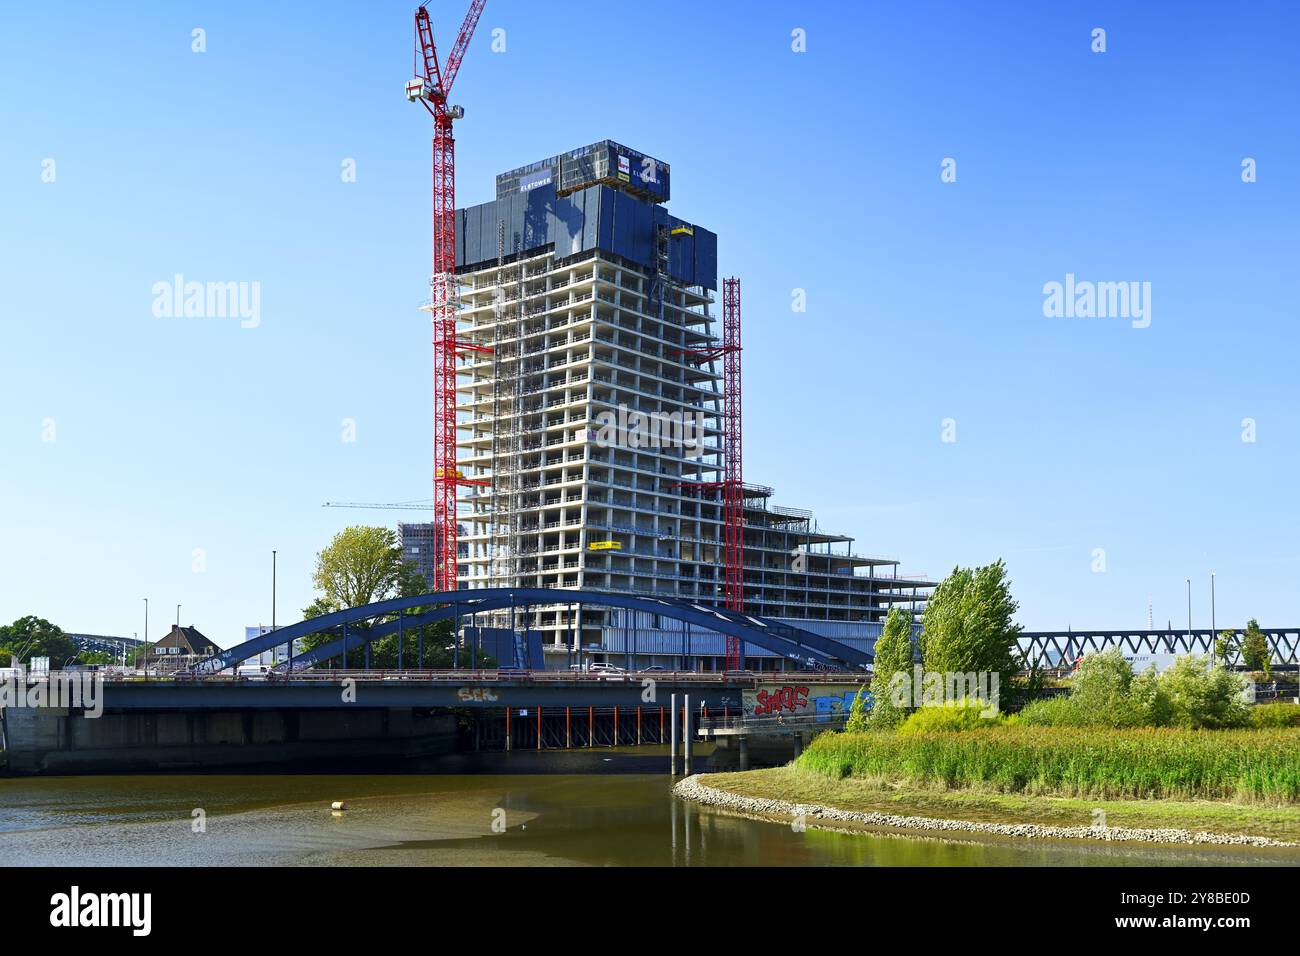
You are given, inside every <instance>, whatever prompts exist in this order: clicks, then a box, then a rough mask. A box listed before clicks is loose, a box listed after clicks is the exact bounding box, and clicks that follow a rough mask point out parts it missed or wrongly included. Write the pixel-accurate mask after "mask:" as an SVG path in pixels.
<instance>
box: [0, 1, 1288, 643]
mask: <svg viewBox="0 0 1300 956" xmlns="http://www.w3.org/2000/svg"><path fill="white" fill-rule="evenodd" d="M466 5H467V3H466V2H462V0H456V2H455V3H435V4H433V5H432V7H431V10H432V14H433V18H434V21H435V26H436V27H437V37H438V39H439V41H440V46H442V47H443V48H445V47H446V46H448V45H449V44H450V41H451V38H452V36H453V35H454V31H455V29H456V28H457V27H458V26H459V22H460V18H461V17H462V16H463V13H464V8H465V6H466ZM567 7H572V9H571V10H570V11H568V12H566V8H567ZM412 9H413V7H412V6H411V5H410V4H408V3H406V2H400V3H393V2H383V3H372V4H356V3H341V2H340V3H329V2H316V3H311V4H306V3H280V4H258V3H222V4H185V3H177V4H162V3H159V4H152V5H151V4H143V3H126V4H121V5H103V4H99V5H85V6H82V7H78V8H77V10H76V11H74V13H75V15H70V12H69V10H68V9H67V8H66V7H60V6H57V5H46V4H27V3H23V4H17V3H14V2H4V3H2V4H0V91H3V92H0V105H2V109H0V119H2V120H3V125H2V132H0V323H2V324H0V328H2V329H3V338H2V339H0V341H2V342H3V348H2V349H0V544H2V546H0V620H4V621H9V620H12V619H14V618H16V617H18V616H20V615H22V614H27V613H35V614H39V615H41V616H44V617H48V618H50V619H51V620H53V621H55V622H56V623H58V624H59V625H61V626H62V627H64V628H65V629H67V630H72V631H90V632H97V633H110V634H125V635H131V634H134V633H138V632H140V631H141V630H142V625H143V602H142V600H141V599H142V598H144V597H148V598H149V599H150V602H151V608H152V615H151V628H150V631H151V636H157V635H158V634H160V633H161V631H162V626H163V625H164V624H165V623H166V622H168V621H170V620H172V619H173V617H174V614H175V607H174V606H175V605H176V604H178V603H179V604H182V605H183V609H182V612H181V617H182V618H183V623H187V624H190V623H192V624H194V625H196V626H198V627H199V628H200V629H201V630H203V631H204V632H205V633H206V634H208V635H209V636H210V637H212V638H213V639H214V640H216V641H217V642H218V643H220V644H223V645H229V644H231V643H234V642H235V641H236V640H238V639H240V638H241V637H242V628H243V627H244V626H245V625H252V624H257V623H269V620H270V612H271V608H270V604H271V595H270V552H271V549H273V548H275V549H278V551H279V555H280V559H279V585H280V587H279V597H280V600H279V620H280V621H281V622H286V621H292V620H296V619H297V618H298V616H299V614H298V612H299V611H300V609H301V608H303V607H304V606H306V605H307V604H308V603H309V602H310V600H311V599H312V597H313V595H312V590H311V584H310V573H311V569H312V566H313V562H314V556H315V553H316V551H318V550H319V549H320V548H321V547H322V546H323V545H325V544H326V543H327V542H328V540H329V538H330V536H331V535H332V534H333V533H334V532H336V531H337V530H339V529H341V528H342V527H344V526H345V525H346V524H348V523H357V522H375V523H385V522H387V521H388V520H390V519H394V518H395V517H396V516H395V515H394V514H392V513H387V512H361V511H357V512H349V511H338V510H332V509H324V508H322V507H321V503H322V502H324V501H326V500H328V499H332V500H361V501H396V500H407V499H416V498H422V497H428V495H429V493H430V491H429V486H430V471H431V466H430V445H431V432H432V429H431V400H430V381H431V372H430V349H429V331H428V326H427V322H426V317H425V316H424V315H423V314H422V313H419V312H418V311H416V306H417V304H418V302H419V300H420V299H421V298H422V296H423V295H424V294H425V292H426V282H427V270H428V256H429V252H428V250H429V191H430V187H429V135H430V129H429V123H428V121H427V117H425V114H424V112H423V110H420V109H419V108H418V107H416V106H412V105H411V104H408V103H407V102H406V101H405V99H404V97H403V95H402V88H403V85H404V83H405V81H406V80H407V79H408V78H409V75H410V72H411V13H412ZM1298 21H1300V15H1298V14H1297V13H1296V11H1295V8H1294V7H1293V6H1292V5H1289V4H1280V3H1278V4H1273V3H1257V4H1250V5H1246V6H1237V5H1227V4H1224V5H1218V6H1216V5H1211V4H1185V3H1144V4H1131V3H1113V4H1110V3H1095V4H1082V3H1060V4H1045V3H1034V2H1025V3H987V4H971V3H925V2H915V3H902V2H897V3H888V4H884V3H881V4H874V3H873V4H865V3H864V4H853V5H849V4H842V3H800V4H793V3H786V4H782V3H740V2H728V3H711V4H700V3H685V2H675V0H664V2H661V3H659V4H656V5H654V6H653V7H652V8H646V7H640V6H638V7H635V8H634V7H633V5H630V4H629V5H624V4H610V5H607V6H606V8H605V12H604V13H603V14H602V15H601V16H599V17H598V16H594V15H592V13H591V9H590V7H589V5H587V4H579V3H576V2H573V3H568V2H566V0H556V2H555V3H550V4H545V5H542V4H533V3H524V2H521V0H505V2H497V0H489V3H488V6H487V10H486V12H485V14H484V16H483V19H482V22H481V23H480V25H479V31H478V34H477V36H476V37H475V39H474V41H473V44H472V45H471V48H470V50H469V53H468V56H467V58H466V61H465V65H464V69H463V71H462V73H461V75H460V77H459V79H458V80H457V83H456V89H455V95H454V97H453V99H454V100H456V101H458V102H460V103H462V104H464V106H465V108H466V113H467V115H466V118H465V120H463V121H462V122H461V123H460V125H459V127H458V152H457V171H458V180H457V181H458V200H459V203H460V204H462V205H464V204H472V203H476V202H481V201H484V200H486V199H488V198H491V195H492V190H493V177H494V176H495V174H496V173H497V172H500V171H502V170H505V169H508V168H511V167H514V166H518V165H522V164H524V163H527V162H531V161H532V160H535V159H539V158H542V157H544V156H547V155H551V154H554V153H556V152H559V151H561V150H565V149H569V148H572V147H576V146H579V145H583V144H586V143H589V142H593V141H595V140H598V139H603V138H607V137H608V138H612V139H615V140H618V141H619V142H622V143H625V144H627V145H628V146H631V147H633V148H635V149H639V150H642V151H644V152H646V153H649V154H651V155H654V156H657V157H659V158H661V159H663V160H665V161H667V162H669V163H670V164H671V165H672V175H673V200H672V202H671V204H670V207H669V208H670V210H671V211H672V212H674V213H675V214H676V215H679V216H681V217H683V218H686V219H688V220H692V221H695V222H698V223H700V224H702V225H705V226H707V227H708V228H710V229H713V230H715V231H716V232H717V233H718V234H719V237H720V238H719V257H720V263H721V268H722V270H723V271H724V273H725V274H736V275H739V276H741V277H742V280H743V289H744V317H745V333H744V334H745V345H746V350H745V353H744V363H745V365H744V377H745V384H746V386H747V388H746V397H745V416H746V417H745V438H746V444H745V455H746V460H745V469H746V478H747V479H748V480H751V481H756V482H761V483H764V484H769V485H772V486H775V487H776V489H777V491H778V496H777V499H776V500H777V501H779V502H781V503H785V504H789V505H794V506H800V507H807V508H812V509H814V510H815V511H816V513H817V514H818V516H819V518H820V520H821V523H822V525H823V527H826V528H830V529H833V530H838V531H843V532H846V533H850V534H853V535H854V536H855V538H856V539H857V543H856V550H859V551H862V552H867V553H874V554H882V555H886V556H891V557H898V558H901V559H902V561H903V566H904V569H905V570H908V569H910V570H917V571H925V572H928V573H930V574H931V575H935V576H940V575H942V574H943V573H944V572H945V571H947V570H948V569H950V568H951V567H952V566H953V565H954V564H958V563H960V564H972V563H984V562H986V561H990V560H993V559H994V558H997V557H999V556H1002V557H1004V558H1006V560H1007V562H1008V565H1009V566H1010V570H1011V576H1012V579H1013V581H1014V584H1015V592H1016V595H1017V597H1018V599H1019V600H1020V603H1021V612H1020V621H1021V622H1022V623H1023V624H1025V625H1026V626H1027V627H1029V628H1033V629H1048V628H1052V629H1054V628H1064V627H1066V626H1067V625H1069V626H1074V627H1076V628H1080V627H1100V626H1143V625H1145V622H1146V617H1147V602H1148V599H1150V601H1151V602H1152V604H1153V605H1154V616H1155V619H1156V621H1157V624H1158V626H1163V624H1164V622H1165V621H1166V620H1168V619H1172V620H1173V622H1174V626H1175V627H1177V626H1181V625H1182V624H1184V623H1185V621H1186V590H1185V588H1186V586H1185V583H1184V581H1185V579H1186V578H1188V577H1191V578H1192V579H1193V583H1194V594H1193V610H1194V614H1195V622H1196V624H1197V625H1198V626H1202V625H1208V624H1209V586H1208V582H1209V575H1210V572H1211V571H1215V572H1217V575H1218V583H1219V588H1218V622H1219V623H1220V625H1225V624H1240V623H1242V622H1243V621H1244V620H1245V619H1246V618H1247V617H1251V616H1254V617H1258V618H1259V619H1260V621H1261V623H1263V624H1265V625H1269V626H1282V625H1287V624H1291V625H1294V624H1295V623H1296V621H1297V619H1298V618H1300V608H1298V607H1297V600H1296V593H1297V588H1296V584H1295V582H1296V578H1297V575H1300V535H1298V534H1297V532H1298V531H1300V519H1298V518H1297V508H1296V506H1295V497H1294V496H1295V488H1296V486H1297V484H1298V483H1300V422H1298V421H1297V411H1298V410H1300V402H1298V401H1297V399H1298V398H1300V386H1297V383H1296V352H1297V349H1296V346H1297V340H1298V338H1300V336H1298V335H1297V332H1296V322H1297V319H1300V306H1298V304H1297V296H1296V293H1295V276H1296V266H1295V263H1296V262H1297V259H1298V258H1300V255H1298V254H1300V240H1298V239H1297V230H1296V228H1295V220H1296V212H1297V210H1298V209H1300V203H1298V202H1297V200H1298V199H1300V195H1298V191H1300V187H1298V186H1297V182H1298V181H1300V177H1298V176H1297V171H1298V170H1300V122H1298V120H1300V116H1298V115H1297V113H1298V112H1300V108H1298V107H1297V102H1298V97H1297V94H1298V93H1300V82H1298V80H1297V76H1298V73H1297V68H1296V66H1295V56H1294V42H1293V41H1294V36H1295V35H1296V29H1297V26H1300V22H1298ZM1096 27H1101V28H1104V29H1105V30H1106V51H1105V52H1104V53H1093V52H1092V51H1091V49H1090V45H1091V43H1092V40H1091V31H1092V30H1093V29H1094V28H1096ZM195 28H202V29H203V30H204V31H206V44H207V49H206V52H203V53H194V52H192V51H191V43H192V32H191V31H192V30H194V29H195ZM796 28H798V29H802V30H804V31H806V52H803V53H796V52H794V51H793V50H792V49H791V43H792V38H791V31H792V30H795V29H796ZM494 29H502V30H504V31H505V34H504V36H505V50H504V52H493V51H492V49H491V40H492V36H491V32H492V31H493V30H494ZM1247 157H1250V158H1253V159H1254V160H1255V162H1256V164H1257V167H1256V168H1257V181H1256V182H1253V183H1243V182H1242V177H1241V173H1242V161H1243V159H1245V158H1247ZM945 158H952V159H954V160H955V161H956V164H957V167H956V168H957V180H956V182H952V183H944V182H941V181H940V164H941V162H942V161H943V160H944V159H945ZM50 159H52V160H54V166H53V170H54V174H55V175H54V181H53V182H46V181H43V173H45V172H46V170H48V169H49V168H50V167H49V166H48V164H47V163H46V162H45V161H46V160H50ZM348 159H351V160H354V161H355V164H356V173H357V175H356V182H352V183H347V182H344V181H343V180H342V177H341V175H340V172H341V168H342V164H343V162H344V161H345V160H348ZM47 178H48V177H47ZM176 273H180V274H182V275H184V276H185V277H186V279H187V280H198V281H212V282H218V281H219V282H258V283H259V284H260V289H261V311H260V324H258V325H257V327H256V328H241V327H240V323H239V321H238V320H237V319H229V318H203V319H197V318H190V319H186V318H160V317H157V316H155V315H154V314H153V310H152V306H153V301H154V296H153V293H152V288H153V286H154V284H155V283H157V282H160V281H170V280H171V279H172V277H173V276H174V275H175V274H176ZM1067 273H1072V274H1075V275H1076V276H1077V277H1078V278H1079V279H1080V280H1091V281H1107V282H1111V281H1126V282H1127V281H1136V282H1149V283H1151V290H1152V291H1151V303H1150V304H1151V324H1150V327H1148V328H1145V329H1135V328H1133V327H1132V325H1131V323H1130V322H1129V321H1127V320H1125V319H1115V318H1069V319H1067V318H1048V317H1045V316H1044V314H1043V299H1044V296H1043V286H1044V284H1045V283H1047V282H1051V281H1064V278H1065V276H1066V274H1067ZM795 289H803V290H806V295H807V303H808V307H807V311H806V312H803V313H796V312H794V311H792V309H791V301H792V293H793V290H795ZM1246 418H1250V419H1253V420H1254V422H1255V428H1256V441H1254V442H1243V441H1242V431H1243V429H1242V421H1243V419H1246ZM344 419H353V420H355V422H356V430H357V435H356V437H357V440H356V441H355V442H351V443H348V442H343V441H341V431H342V421H343V420H344ZM944 419H953V420H955V423H956V425H955V428H956V439H957V440H956V441H955V442H945V441H942V440H941V438H942V431H941V429H942V424H941V423H942V422H943V420H944ZM50 438H52V439H53V440H48V439H50ZM416 517H418V513H415V514H412V515H411V518H413V519H414V518H416ZM195 549H202V552H203V556H204V569H203V570H201V571H196V570H195V568H194V554H195ZM1095 549H1103V550H1104V553H1105V571H1104V572H1100V573H1099V572H1097V571H1094V566H1095V565H1096V563H1097V558H1096V556H1095Z"/></svg>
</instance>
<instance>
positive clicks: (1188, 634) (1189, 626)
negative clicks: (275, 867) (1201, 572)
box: [1187, 578, 1192, 654]
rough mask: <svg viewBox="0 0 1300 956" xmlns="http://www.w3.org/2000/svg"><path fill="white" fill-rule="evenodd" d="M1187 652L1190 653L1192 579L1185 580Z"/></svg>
mask: <svg viewBox="0 0 1300 956" xmlns="http://www.w3.org/2000/svg"><path fill="white" fill-rule="evenodd" d="M1187 652H1188V653H1189V654H1190V653H1191V652H1192V579H1191V578H1188V579H1187Z"/></svg>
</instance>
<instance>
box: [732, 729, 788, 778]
mask: <svg viewBox="0 0 1300 956" xmlns="http://www.w3.org/2000/svg"><path fill="white" fill-rule="evenodd" d="M740 752H741V754H744V753H745V750H744V738H743V737H742V738H741V750H740ZM801 753H803V731H801V730H796V731H795V733H794V755H795V756H796V757H798V756H799V755H800V754H801ZM740 759H741V760H742V761H743V760H744V759H745V758H744V756H742V757H741V758H740ZM740 769H741V770H745V769H746V768H745V767H741V768H740Z"/></svg>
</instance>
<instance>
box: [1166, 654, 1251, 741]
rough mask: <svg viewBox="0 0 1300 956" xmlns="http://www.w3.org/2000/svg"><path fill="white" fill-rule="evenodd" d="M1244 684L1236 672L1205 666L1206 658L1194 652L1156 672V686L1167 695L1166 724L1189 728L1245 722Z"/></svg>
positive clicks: (1247, 708)
mask: <svg viewBox="0 0 1300 956" xmlns="http://www.w3.org/2000/svg"><path fill="white" fill-rule="evenodd" d="M1244 688H1245V682H1244V681H1243V680H1242V679H1241V677H1240V676H1239V675H1237V674H1234V673H1232V672H1231V671H1228V670H1225V669H1224V668H1222V667H1207V661H1206V659H1205V658H1204V657H1198V656H1197V655H1195V654H1188V655H1187V656H1185V657H1180V658H1178V659H1177V660H1176V661H1174V666H1173V667H1171V668H1169V670H1167V671H1165V672H1164V673H1163V674H1161V675H1160V689H1161V691H1163V692H1164V693H1165V694H1166V695H1168V698H1169V704H1168V706H1169V724H1170V725H1171V726H1174V727H1187V728H1190V729H1192V730H1199V729H1202V728H1204V729H1210V730H1217V729H1223V728H1229V727H1246V726H1249V724H1250V706H1249V705H1248V704H1247V703H1246V701H1245V698H1243V697H1242V695H1241V693H1242V690H1243V689H1244Z"/></svg>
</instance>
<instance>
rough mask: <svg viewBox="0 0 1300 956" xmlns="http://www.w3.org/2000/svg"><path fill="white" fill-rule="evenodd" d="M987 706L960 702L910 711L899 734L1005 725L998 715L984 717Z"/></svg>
mask: <svg viewBox="0 0 1300 956" xmlns="http://www.w3.org/2000/svg"><path fill="white" fill-rule="evenodd" d="M988 706H989V705H988V704H986V703H985V702H984V701H982V700H974V699H973V700H965V699H963V700H960V701H957V702H956V703H952V704H931V705H929V706H926V707H921V708H919V709H917V710H914V711H912V713H911V714H909V715H908V718H907V719H906V720H905V721H903V722H902V724H900V725H899V727H898V732H899V733H900V734H928V733H945V732H953V731H961V730H978V729H980V728H982V727H996V726H998V725H999V724H1002V723H1005V721H1006V718H1004V717H1003V716H1002V715H1000V714H993V715H992V716H989V717H985V716H983V712H984V711H985V710H987V709H988Z"/></svg>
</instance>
